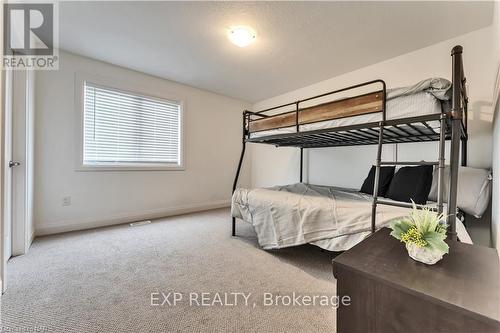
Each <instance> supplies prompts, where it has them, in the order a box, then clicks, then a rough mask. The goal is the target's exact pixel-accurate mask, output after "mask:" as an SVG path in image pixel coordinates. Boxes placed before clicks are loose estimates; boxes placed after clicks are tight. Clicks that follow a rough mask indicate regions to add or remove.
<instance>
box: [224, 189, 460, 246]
mask: <svg viewBox="0 0 500 333" xmlns="http://www.w3.org/2000/svg"><path fill="white" fill-rule="evenodd" d="M231 212H232V216H234V217H237V218H240V219H243V220H244V221H246V222H249V223H251V224H252V225H253V226H254V228H255V232H256V233H257V237H258V241H259V244H260V246H262V247H263V248H264V249H276V248H283V247H289V246H295V245H301V244H305V243H311V244H314V245H317V246H319V247H321V248H324V249H327V250H330V251H343V250H347V249H349V248H351V247H352V246H354V245H355V244H357V243H359V242H360V241H361V240H363V239H364V238H365V237H366V236H367V235H369V234H370V229H371V196H369V195H366V194H363V193H360V192H357V191H355V190H350V189H343V188H336V187H329V186H318V185H309V184H303V183H299V184H293V185H287V186H276V187H272V188H259V189H243V188H239V189H237V190H236V191H235V192H234V194H233V198H232V206H231ZM407 213H408V209H407V208H400V207H393V206H386V205H379V206H378V207H377V228H380V227H382V226H386V225H388V223H389V222H390V221H392V220H393V219H396V218H400V217H402V216H405V215H407ZM457 229H459V231H461V230H462V229H463V226H461V227H460V226H458V225H457ZM463 230H465V229H463ZM459 237H460V234H459ZM465 238H468V236H467V237H466V236H465V235H462V236H461V239H465Z"/></svg>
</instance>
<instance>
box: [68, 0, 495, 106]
mask: <svg viewBox="0 0 500 333" xmlns="http://www.w3.org/2000/svg"><path fill="white" fill-rule="evenodd" d="M492 13H493V3H492V2H489V3H488V2H473V3H470V2H455V3H451V2H364V3H361V2H308V3H306V2H258V3H249V2H61V3H60V8H59V16H60V47H61V48H62V49H65V50H68V51H70V52H74V53H77V54H81V55H85V56H88V57H91V58H95V59H99V60H102V61H106V62H109V63H112V64H116V65H120V66H124V67H128V68H132V69H135V70H138V71H141V72H144V73H148V74H152V75H156V76H159V77H163V78H166V79H170V80H174V81H178V82H181V83H184V84H188V85H191V86H195V87H199V88H203V89H206V90H210V91H214V92H217V93H220V94H223V95H227V96H231V97H235V98H239V99H242V100H246V101H250V102H254V101H258V100H262V99H265V98H268V97H272V96H275V95H279V94H281V93H284V92H287V91H290V90H293V89H297V88H300V87H303V86H307V85H309V84H312V83H314V82H318V81H321V80H325V79H327V78H330V77H333V76H336V75H339V74H342V73H346V72H349V71H352V70H355V69H357V68H361V67H364V66H367V65H370V64H373V63H377V62H379V61H382V60H385V59H389V58H392V57H395V56H398V55H401V54H404V53H407V52H410V51H412V50H416V49H419V48H422V47H425V46H428V45H431V44H434V43H436V42H439V41H442V40H446V39H449V38H452V37H454V36H458V35H461V34H464V33H466V32H469V31H472V30H476V29H479V28H482V27H485V26H488V25H490V24H491V22H492ZM242 24H243V25H250V26H252V27H253V28H254V29H255V30H256V31H257V34H258V37H257V40H256V42H255V43H254V44H252V45H251V46H249V47H247V48H238V47H236V46H234V45H233V44H231V43H230V42H229V41H228V40H227V38H226V30H227V28H228V27H229V26H232V25H242Z"/></svg>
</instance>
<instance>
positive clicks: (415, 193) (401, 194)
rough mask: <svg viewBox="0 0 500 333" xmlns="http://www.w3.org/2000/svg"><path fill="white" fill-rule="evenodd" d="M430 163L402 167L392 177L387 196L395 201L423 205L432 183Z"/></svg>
mask: <svg viewBox="0 0 500 333" xmlns="http://www.w3.org/2000/svg"><path fill="white" fill-rule="evenodd" d="M432 171H433V167H432V165H422V166H415V167H403V168H401V169H399V170H398V172H396V174H395V175H394V177H392V181H391V185H390V186H389V190H388V191H387V197H388V198H389V199H392V200H396V201H403V202H411V200H413V201H414V202H415V203H416V204H420V205H424V204H426V203H427V198H428V197H429V192H430V190H431V185H432Z"/></svg>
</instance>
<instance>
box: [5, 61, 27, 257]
mask: <svg viewBox="0 0 500 333" xmlns="http://www.w3.org/2000/svg"><path fill="white" fill-rule="evenodd" d="M11 76H12V80H11V82H12V93H11V94H10V96H11V97H10V98H11V101H10V103H9V104H10V107H6V108H5V110H6V112H5V140H4V142H5V147H4V152H5V157H4V160H5V163H6V165H5V169H4V170H5V174H4V181H5V183H4V191H5V192H4V223H5V226H4V229H5V230H6V231H7V232H6V235H5V240H6V242H5V243H6V246H7V247H9V246H10V248H6V250H5V253H6V255H5V256H4V260H8V258H9V257H10V256H16V255H22V254H25V253H26V252H28V249H29V247H30V245H31V242H32V240H33V232H34V230H33V221H32V220H33V217H32V211H33V200H32V198H33V146H34V141H33V134H34V131H33V127H34V72H33V71H21V70H16V71H13V72H12V74H11ZM6 95H9V94H6ZM7 101H8V98H6V102H7Z"/></svg>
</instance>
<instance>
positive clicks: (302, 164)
mask: <svg viewBox="0 0 500 333" xmlns="http://www.w3.org/2000/svg"><path fill="white" fill-rule="evenodd" d="M303 168H304V148H302V147H300V182H301V183H302V174H303Z"/></svg>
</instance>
